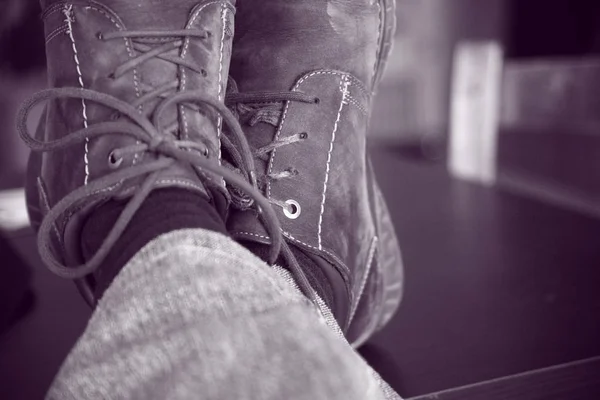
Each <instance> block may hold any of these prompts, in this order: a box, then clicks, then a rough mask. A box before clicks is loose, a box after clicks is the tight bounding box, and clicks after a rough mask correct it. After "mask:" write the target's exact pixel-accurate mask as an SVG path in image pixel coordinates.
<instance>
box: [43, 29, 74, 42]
mask: <svg viewBox="0 0 600 400" xmlns="http://www.w3.org/2000/svg"><path fill="white" fill-rule="evenodd" d="M68 30H69V26H68V25H61V26H59V27H58V28H56V29H55V30H53V31H52V32H50V34H48V36H46V44H48V43H49V42H50V41H51V40H52V39H54V38H55V37H57V36H58V35H60V34H61V33H66V32H67V31H68Z"/></svg>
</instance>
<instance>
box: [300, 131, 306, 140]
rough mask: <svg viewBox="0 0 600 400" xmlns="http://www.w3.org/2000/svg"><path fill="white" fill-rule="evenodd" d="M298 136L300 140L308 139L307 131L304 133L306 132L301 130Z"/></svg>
mask: <svg viewBox="0 0 600 400" xmlns="http://www.w3.org/2000/svg"><path fill="white" fill-rule="evenodd" d="M298 136H299V137H300V139H302V140H305V139H308V133H306V132H301V133H300V134H299V135H298Z"/></svg>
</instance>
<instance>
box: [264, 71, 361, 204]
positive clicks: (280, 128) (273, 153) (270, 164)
mask: <svg viewBox="0 0 600 400" xmlns="http://www.w3.org/2000/svg"><path fill="white" fill-rule="evenodd" d="M315 75H339V76H343V77H346V78H347V79H350V80H351V81H352V82H353V83H354V84H355V85H356V87H357V88H358V89H359V90H360V91H361V92H363V93H364V94H365V96H367V98H369V97H370V95H369V94H368V93H367V91H366V89H365V88H364V85H363V84H362V82H361V81H359V80H358V79H356V78H355V77H354V76H352V75H348V74H346V73H342V72H337V71H330V70H319V71H314V72H311V73H310V74H308V75H305V76H303V77H302V78H300V80H298V82H296V84H295V85H294V87H293V88H292V91H297V90H298V88H299V87H300V85H301V84H302V83H303V82H304V81H305V80H307V79H308V78H310V77H313V76H315ZM289 108H290V102H289V101H286V104H285V108H284V110H283V115H282V117H281V122H280V123H279V127H278V128H277V132H276V133H275V139H274V141H277V140H278V139H279V136H280V135H281V130H282V128H283V125H284V123H285V120H286V118H287V113H288V110H289ZM275 154H277V149H273V151H272V152H271V158H270V159H269V172H268V174H271V173H272V171H273V163H274V160H275ZM270 197H271V182H269V183H267V198H270Z"/></svg>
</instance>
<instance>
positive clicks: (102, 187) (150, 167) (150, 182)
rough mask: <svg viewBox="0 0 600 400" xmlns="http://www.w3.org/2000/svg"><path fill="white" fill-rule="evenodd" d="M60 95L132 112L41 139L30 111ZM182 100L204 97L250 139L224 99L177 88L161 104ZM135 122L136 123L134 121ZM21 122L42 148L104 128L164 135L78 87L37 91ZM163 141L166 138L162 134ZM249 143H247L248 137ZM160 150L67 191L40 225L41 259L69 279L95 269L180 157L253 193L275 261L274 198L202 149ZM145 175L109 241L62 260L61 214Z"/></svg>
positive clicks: (115, 102)
mask: <svg viewBox="0 0 600 400" xmlns="http://www.w3.org/2000/svg"><path fill="white" fill-rule="evenodd" d="M58 98H80V99H81V98H84V99H87V100H90V101H95V102H97V103H99V104H102V105H105V106H107V107H111V108H113V109H115V110H117V111H119V112H120V113H122V114H123V115H124V116H126V117H127V118H128V121H119V122H100V123H98V124H94V125H91V126H89V127H88V128H84V129H81V130H79V131H77V132H74V133H71V134H68V135H66V136H64V137H63V138H61V139H57V140H53V141H50V142H42V141H39V140H37V139H34V138H33V137H32V136H31V134H30V133H29V131H28V129H27V118H28V116H29V112H30V111H31V109H32V108H33V107H34V106H36V105H37V104H38V103H40V102H42V101H47V100H53V99H58ZM182 102H192V103H196V104H200V103H201V104H203V105H207V106H209V107H211V108H213V109H214V110H215V111H216V112H218V113H220V114H221V115H222V116H223V121H224V122H225V123H226V124H227V125H228V126H229V127H230V128H231V130H232V132H234V133H235V134H236V139H237V140H238V141H240V142H244V141H245V138H244V136H243V133H242V131H241V127H240V126H239V124H238V123H237V120H236V119H235V117H234V116H233V114H232V113H231V111H229V110H228V109H227V108H226V107H225V106H224V105H223V104H222V103H220V102H219V101H218V99H215V98H212V97H210V96H207V95H206V94H204V93H202V92H200V91H193V92H182V93H177V94H174V95H173V96H172V97H170V98H169V99H167V100H165V101H163V103H162V104H161V105H162V106H163V107H161V106H159V109H160V110H164V109H165V108H166V107H167V106H168V105H170V104H179V103H182ZM157 114H159V115H160V112H157ZM133 124H135V125H137V126H132V125H133ZM17 127H18V129H19V134H20V136H21V138H22V139H23V140H24V142H25V143H27V144H28V145H30V147H31V148H32V149H35V150H36V151H42V152H45V151H54V150H60V149H64V148H67V147H70V146H72V145H73V144H76V143H79V142H82V141H84V140H85V138H86V137H90V136H94V137H98V136H101V135H103V134H121V135H126V136H132V137H134V138H135V139H137V140H139V141H141V142H143V144H144V145H145V146H147V148H149V147H150V143H155V142H153V140H154V139H156V138H157V137H158V138H161V139H162V134H161V133H160V131H159V130H158V128H157V127H156V126H154V125H153V124H152V123H151V122H150V121H149V120H148V119H147V118H146V117H144V116H142V115H141V114H139V113H138V112H137V110H136V109H135V108H133V107H132V106H131V105H129V104H127V103H125V102H123V101H122V100H120V99H118V98H115V97H113V96H110V95H107V94H104V93H99V92H95V91H92V90H88V89H77V88H54V89H46V90H44V91H41V92H39V93H37V94H35V95H34V96H32V97H31V98H30V99H29V100H28V101H27V102H26V103H25V104H24V105H23V106H22V108H21V109H20V111H19V114H18V124H17ZM108 127H110V129H108ZM90 133H92V135H90ZM159 142H161V143H164V142H162V140H161V141H159ZM183 143H184V142H180V143H179V145H180V146H181V145H182V144H183ZM246 147H248V144H247V143H246ZM155 151H159V152H160V154H162V155H163V156H165V157H163V158H159V159H158V160H156V161H148V162H146V163H144V164H139V165H133V166H130V167H127V168H122V169H120V170H118V171H115V172H113V173H110V174H108V175H105V176H103V177H101V178H98V179H95V180H92V181H90V182H89V183H88V185H85V186H81V187H79V188H77V189H75V190H74V191H73V192H71V193H69V194H68V195H66V196H65V197H64V198H63V199H62V200H60V201H59V202H58V203H57V204H56V205H55V206H54V207H53V208H52V209H51V210H50V211H49V212H48V214H47V215H46V217H45V218H44V219H43V221H42V224H41V226H40V229H39V237H38V249H39V252H40V255H41V256H42V259H43V260H44V261H45V263H46V264H47V265H48V267H49V269H50V270H51V271H53V272H54V273H56V274H57V275H59V276H62V277H65V278H70V279H77V278H82V277H84V276H86V275H88V274H90V273H92V272H93V271H94V270H95V269H96V268H97V267H98V266H99V265H100V264H101V263H102V261H103V260H104V258H105V257H106V256H107V255H108V252H109V251H110V249H111V248H112V246H113V245H114V243H115V242H116V240H117V239H118V238H119V236H121V234H122V233H123V231H124V230H125V228H126V226H127V224H128V223H129V222H130V221H131V219H132V218H133V216H134V214H135V212H136V211H137V209H139V207H140V206H141V204H142V202H143V201H144V200H145V199H146V197H147V196H148V195H149V193H150V192H151V191H152V190H153V189H154V188H155V183H156V180H157V178H158V176H159V174H160V173H161V172H162V171H164V170H165V169H167V168H169V167H170V166H171V165H173V164H174V163H175V162H180V163H184V164H185V163H187V164H190V165H192V166H194V167H196V168H199V169H201V170H203V171H205V172H208V173H211V174H213V175H215V176H221V177H223V179H225V181H226V182H228V183H230V184H232V185H235V186H236V187H238V188H240V189H241V190H243V191H244V192H245V193H247V194H248V195H250V196H251V197H252V198H253V200H254V201H255V202H256V203H257V205H258V206H260V208H261V212H262V214H261V219H262V221H263V223H264V224H265V227H266V229H267V231H268V232H269V234H270V235H271V237H272V238H273V239H272V247H271V251H270V261H271V263H274V262H275V260H276V259H277V256H278V254H279V252H280V249H281V243H282V240H281V235H280V227H279V222H278V220H277V216H276V215H275V213H274V211H273V210H272V208H271V207H270V203H269V202H268V201H267V200H266V199H265V198H264V197H263V196H262V194H261V193H260V192H258V190H257V189H256V188H255V187H254V186H253V185H251V184H250V183H248V180H247V179H244V178H243V177H241V176H240V175H239V174H236V173H234V172H232V171H230V170H228V169H226V168H224V167H222V166H220V165H215V164H214V163H212V162H209V161H208V160H207V159H206V158H204V157H203V156H201V155H200V154H197V153H195V152H189V151H186V150H184V149H181V148H179V147H178V146H174V145H172V144H171V143H170V144H169V145H163V146H160V145H159V146H158V147H157V148H156V149H155ZM251 166H252V163H250V165H246V166H245V167H246V168H250V167H251ZM144 176H146V178H145V180H144V181H143V183H142V184H141V186H140V187H139V189H138V190H137V192H136V193H135V195H134V196H133V197H132V198H131V200H130V201H129V202H128V204H127V206H126V207H125V209H124V210H123V212H122V213H121V215H120V216H119V218H118V219H117V222H116V223H115V225H114V227H113V228H112V230H111V231H110V233H109V234H108V235H107V237H106V239H105V241H104V242H103V243H102V245H101V246H100V248H99V249H98V251H97V252H96V254H94V255H93V256H92V257H91V258H90V259H89V260H88V261H87V262H86V263H84V264H82V265H80V266H77V267H66V266H65V265H63V264H62V263H61V262H60V261H59V259H58V258H57V256H56V255H55V252H54V249H53V247H52V245H51V243H52V241H51V236H52V234H53V232H54V227H55V226H56V224H57V223H58V221H59V219H60V218H61V216H63V215H65V214H66V213H68V212H69V211H70V210H72V209H73V208H74V207H76V206H77V205H78V204H81V203H82V202H86V201H93V200H97V199H100V198H107V197H110V195H111V194H112V193H114V192H115V191H116V190H117V189H118V188H120V187H121V186H122V184H123V183H124V182H126V181H129V180H131V179H134V178H138V177H144Z"/></svg>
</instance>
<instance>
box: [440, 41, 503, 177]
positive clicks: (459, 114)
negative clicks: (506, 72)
mask: <svg viewBox="0 0 600 400" xmlns="http://www.w3.org/2000/svg"><path fill="white" fill-rule="evenodd" d="M502 68H503V52H502V48H501V46H500V45H499V44H498V43H497V42H479V43H469V42H467V43H462V44H459V45H458V46H457V48H456V53H455V59H454V70H453V78H452V95H451V105H450V107H451V112H450V143H449V146H448V151H449V154H448V169H449V170H450V173H451V174H452V176H454V177H455V178H459V179H466V180H471V181H476V182H479V183H483V184H488V185H491V184H494V183H495V182H496V170H497V168H496V158H497V157H496V153H497V147H498V120H499V113H500V90H501V83H502Z"/></svg>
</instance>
